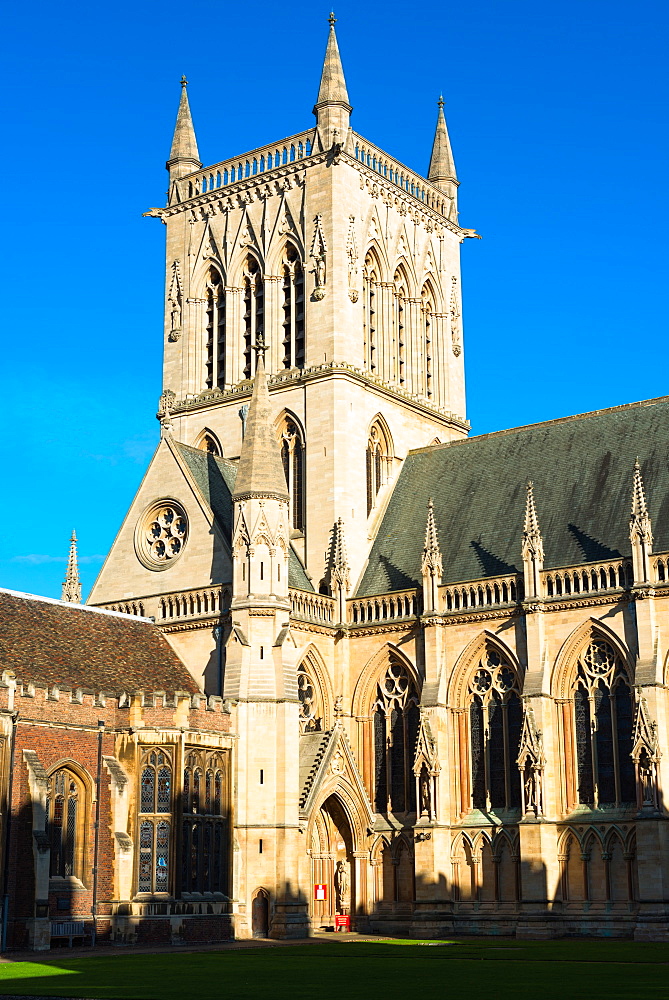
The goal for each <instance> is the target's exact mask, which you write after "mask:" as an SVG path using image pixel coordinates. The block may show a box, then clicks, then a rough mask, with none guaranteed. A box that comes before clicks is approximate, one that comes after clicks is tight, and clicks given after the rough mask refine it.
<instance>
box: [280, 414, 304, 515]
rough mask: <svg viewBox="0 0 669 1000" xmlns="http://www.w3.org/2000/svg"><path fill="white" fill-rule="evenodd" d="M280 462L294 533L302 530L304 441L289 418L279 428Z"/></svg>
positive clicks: (297, 428)
mask: <svg viewBox="0 0 669 1000" xmlns="http://www.w3.org/2000/svg"><path fill="white" fill-rule="evenodd" d="M280 443H281V461H282V463H283V471H284V474H285V476H286V485H287V487H288V495H289V497H290V523H291V526H292V527H293V528H294V530H295V531H303V530H304V439H303V437H302V434H301V432H300V429H299V427H298V426H297V424H296V423H295V422H294V421H293V420H291V419H290V418H289V417H288V418H286V420H285V421H284V423H283V426H282V428H281V437H280Z"/></svg>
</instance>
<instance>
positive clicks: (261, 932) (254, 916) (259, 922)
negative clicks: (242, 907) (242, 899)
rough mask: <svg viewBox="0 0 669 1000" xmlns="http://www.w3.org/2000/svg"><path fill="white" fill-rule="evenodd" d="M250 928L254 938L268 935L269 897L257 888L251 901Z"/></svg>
mask: <svg viewBox="0 0 669 1000" xmlns="http://www.w3.org/2000/svg"><path fill="white" fill-rule="evenodd" d="M251 930H252V932H253V936H254V938H266V937H269V897H268V895H267V893H266V892H265V890H264V889H258V891H257V892H256V894H255V896H254V897H253V901H252V903H251Z"/></svg>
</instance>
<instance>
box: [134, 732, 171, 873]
mask: <svg viewBox="0 0 669 1000" xmlns="http://www.w3.org/2000/svg"><path fill="white" fill-rule="evenodd" d="M140 812H141V814H142V821H141V823H140V826H139V859H138V874H137V890H138V892H169V888H170V869H169V857H170V830H171V822H170V820H169V819H168V818H167V816H166V814H170V813H171V812H172V766H171V756H170V754H169V752H168V751H165V750H149V751H147V752H146V753H145V754H144V761H143V767H142V771H141V785H140Z"/></svg>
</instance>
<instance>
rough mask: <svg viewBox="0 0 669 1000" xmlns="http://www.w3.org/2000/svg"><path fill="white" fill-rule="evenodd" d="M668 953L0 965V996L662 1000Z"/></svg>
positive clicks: (471, 952)
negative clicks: (421, 996) (419, 997)
mask: <svg viewBox="0 0 669 1000" xmlns="http://www.w3.org/2000/svg"><path fill="white" fill-rule="evenodd" d="M668 963H669V948H667V946H666V945H662V944H634V943H633V942H630V941H582V940H579V941H565V940H563V941H552V942H536V941H511V940H495V939H491V938H487V939H485V940H484V941H471V940H468V941H456V942H453V943H448V944H445V943H437V942H432V941H431V942H416V941H387V940H384V941H374V942H361V941H332V942H318V943H315V944H309V945H295V946H294V947H280V948H257V949H247V950H239V951H233V950H230V951H221V952H201V953H199V954H198V953H179V952H165V953H162V954H157V955H156V954H154V955H129V954H124V953H123V952H118V951H113V952H110V953H109V954H108V955H105V956H102V957H96V958H83V959H82V958H79V959H71V960H70V959H68V958H67V954H63V956H62V958H61V957H50V958H49V960H48V962H15V963H7V964H6V965H0V995H6V996H25V995H26V994H33V995H34V994H38V995H42V996H54V997H92V998H96V1000H98V998H107V997H109V998H117V1000H190V998H207V1000H214V998H218V997H220V998H221V1000H223V998H225V1000H228V998H234V1000H247V998H254V1000H255V998H257V997H267V998H271V1000H284V998H286V1000H288V998H292V1000H294V998H302V997H304V998H305V1000H306V998H307V997H309V998H318V1000H342V998H344V1000H348V998H351V1000H358V998H360V1000H375V998H376V997H377V996H382V997H384V998H389V1000H393V998H398V1000H399V998H402V1000H406V998H407V997H408V996H412V995H415V994H416V992H417V991H420V992H421V993H423V994H424V993H425V991H428V995H429V996H431V997H432V998H434V1000H437V998H439V997H454V998H457V1000H463V996H464V997H465V998H466V1000H478V998H479V997H480V998H483V997H487V998H494V1000H507V998H509V1000H510V998H513V1000H520V998H525V997H530V996H535V997H536V998H537V1000H558V998H559V1000H581V998H582V1000H638V998H641V997H643V1000H660V998H662V1000H667V997H669V968H668V967H667V966H668Z"/></svg>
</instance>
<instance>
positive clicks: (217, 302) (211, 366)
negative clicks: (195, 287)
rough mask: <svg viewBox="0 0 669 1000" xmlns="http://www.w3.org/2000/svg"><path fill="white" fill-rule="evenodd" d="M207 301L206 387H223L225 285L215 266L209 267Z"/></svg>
mask: <svg viewBox="0 0 669 1000" xmlns="http://www.w3.org/2000/svg"><path fill="white" fill-rule="evenodd" d="M206 301H207V345H206V347H207V361H206V366H207V379H206V384H207V389H215V388H219V389H224V388H225V285H224V283H223V279H222V278H221V275H220V274H219V272H218V271H217V270H216V268H215V267H210V268H209V273H208V275H207V284H206Z"/></svg>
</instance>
